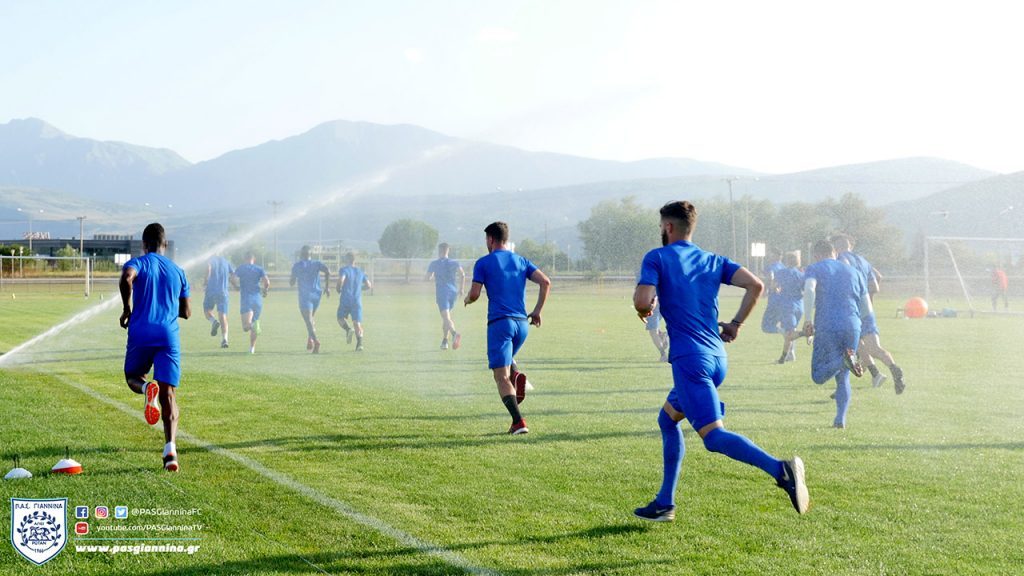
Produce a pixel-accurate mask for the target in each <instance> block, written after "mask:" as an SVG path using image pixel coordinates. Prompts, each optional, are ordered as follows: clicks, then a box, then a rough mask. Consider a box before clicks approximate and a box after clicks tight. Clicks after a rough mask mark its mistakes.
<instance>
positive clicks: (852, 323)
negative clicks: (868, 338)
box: [804, 258, 868, 332]
mask: <svg viewBox="0 0 1024 576" xmlns="http://www.w3.org/2000/svg"><path fill="white" fill-rule="evenodd" d="M804 277H806V278H814V280H815V281H816V282H817V285H816V286H815V289H814V295H815V299H814V328H815V330H816V331H837V332H839V331H846V330H851V329H855V330H857V331H860V313H861V310H860V304H861V302H862V301H863V300H864V299H866V298H867V296H868V289H867V286H866V285H865V283H864V276H862V275H861V274H860V273H859V272H857V271H856V270H854V269H853V268H852V267H850V266H848V265H846V264H843V263H842V262H840V261H838V260H834V259H832V258H829V259H827V260H822V261H820V262H815V263H814V264H811V265H810V266H808V267H807V270H805V271H804Z"/></svg>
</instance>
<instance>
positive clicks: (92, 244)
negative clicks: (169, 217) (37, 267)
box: [0, 234, 174, 262]
mask: <svg viewBox="0 0 1024 576" xmlns="http://www.w3.org/2000/svg"><path fill="white" fill-rule="evenodd" d="M40 236H42V235H39V236H37V235H35V234H33V236H32V241H31V242H32V253H33V254H35V255H40V256H56V255H57V251H58V250H60V249H61V248H64V247H65V246H71V247H72V248H74V249H75V250H78V244H79V240H78V238H50V237H49V234H46V235H45V236H46V237H40ZM0 245H4V246H23V247H24V249H25V252H24V255H25V256H29V255H30V253H29V239H28V238H24V239H18V240H0ZM82 250H83V252H85V254H84V255H85V256H90V257H93V258H95V259H97V260H110V261H111V262H113V261H115V260H116V259H117V255H119V254H128V255H130V256H139V255H141V254H142V240H141V239H140V240H136V239H135V236H130V235H122V234H95V235H93V237H92V240H85V241H84V242H82ZM167 256H168V257H170V258H171V259H174V241H172V240H168V241H167Z"/></svg>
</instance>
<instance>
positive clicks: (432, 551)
mask: <svg viewBox="0 0 1024 576" xmlns="http://www.w3.org/2000/svg"><path fill="white" fill-rule="evenodd" d="M65 382H67V383H68V384H69V385H70V386H72V387H73V388H75V389H77V390H78V391H80V392H82V393H84V394H86V395H88V396H91V397H92V398H94V399H96V400H99V401H100V402H103V403H104V404H107V405H109V406H112V407H114V408H117V409H118V410H120V411H121V412H124V413H125V414H127V415H129V416H131V417H133V418H135V419H137V420H140V421H142V422H145V418H144V417H143V415H142V410H141V409H136V408H130V407H128V405H126V404H124V403H122V402H119V401H117V400H114V399H113V398H110V397H108V396H106V395H104V394H102V393H100V392H97V391H95V390H93V389H92V388H90V387H88V386H86V385H85V384H81V383H79V382H74V381H71V380H65ZM178 438H179V439H181V440H184V441H186V442H188V443H190V444H192V445H194V446H196V447H199V448H202V449H204V450H207V451H209V452H212V453H214V454H217V455H219V456H223V457H225V458H228V459H230V460H234V461H235V462H237V463H238V464H241V465H242V466H245V467H246V468H248V469H250V470H252V471H253V472H256V473H257V474H259V475H260V476H263V477H264V478H267V479H268V480H271V481H273V482H274V483H276V484H278V485H280V486H283V487H285V488H289V489H291V490H292V491H294V492H297V493H299V494H301V495H303V496H305V497H306V498H309V499H310V500H312V501H314V502H316V503H317V504H320V505H321V506H326V507H327V508H330V509H332V510H334V511H335V512H337V513H338V514H340V515H341V516H344V517H345V518H348V519H349V520H351V521H353V522H355V523H356V524H360V525H362V526H365V527H367V528H370V529H371V530H374V531H376V532H379V533H381V534H383V535H385V536H387V537H389V538H391V539H392V540H395V541H396V542H398V543H400V544H402V545H404V546H407V547H409V548H413V549H415V550H417V551H419V552H422V553H423V554H428V555H430V556H434V557H436V558H439V559H441V560H444V561H445V562H447V563H448V564H451V565H452V566H456V567H458V568H460V569H462V570H464V571H465V572H468V573H469V574H479V575H481V576H498V573H497V572H495V571H493V570H489V569H487V568H483V567H480V566H477V565H475V564H473V563H472V562H470V561H469V560H467V559H466V558H464V557H463V556H462V555H461V554H458V553H456V552H453V551H451V550H448V549H446V548H443V547H441V546H438V545H436V544H431V543H430V542H427V541H425V540H421V539H419V538H417V537H415V536H413V535H412V534H409V533H408V532H404V531H402V530H399V529H398V528H395V527H394V526H391V525H390V524H388V523H386V522H384V521H383V520H380V519H378V518H374V517H373V516H369V515H367V514H363V513H362V512H359V511H357V510H355V509H353V508H352V507H351V506H349V505H348V504H346V503H344V502H342V501H341V500H338V499H337V498H334V497H331V496H328V495H327V494H324V493H323V492H320V491H319V490H316V489H315V488H311V487H309V486H306V485H305V484H303V483H301V482H299V481H298V480H295V479H294V478H292V477H290V476H288V475H286V474H282V473H281V472H278V471H276V470H272V469H270V468H267V467H266V466H264V465H263V464H260V463H259V462H257V461H256V460H253V459H252V458H249V457H248V456H245V455H243V454H239V453H237V452H233V451H231V450H228V449H227V448H221V447H220V446H217V445H216V444H213V443H211V442H207V441H206V440H203V439H202V438H199V437H196V436H194V435H192V434H189V433H188V432H184V431H181V430H179V431H178Z"/></svg>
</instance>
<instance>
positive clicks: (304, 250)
mask: <svg viewBox="0 0 1024 576" xmlns="http://www.w3.org/2000/svg"><path fill="white" fill-rule="evenodd" d="M310 250H311V248H310V247H309V244H306V245H305V246H303V247H302V249H301V250H299V254H300V255H301V257H302V259H303V260H305V259H306V258H309V251H310Z"/></svg>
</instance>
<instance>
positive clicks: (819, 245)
mask: <svg viewBox="0 0 1024 576" xmlns="http://www.w3.org/2000/svg"><path fill="white" fill-rule="evenodd" d="M835 251H836V247H835V246H833V245H832V243H831V242H829V241H828V240H818V241H817V242H815V243H814V255H815V256H828V255H830V254H832V253H833V252H835Z"/></svg>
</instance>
